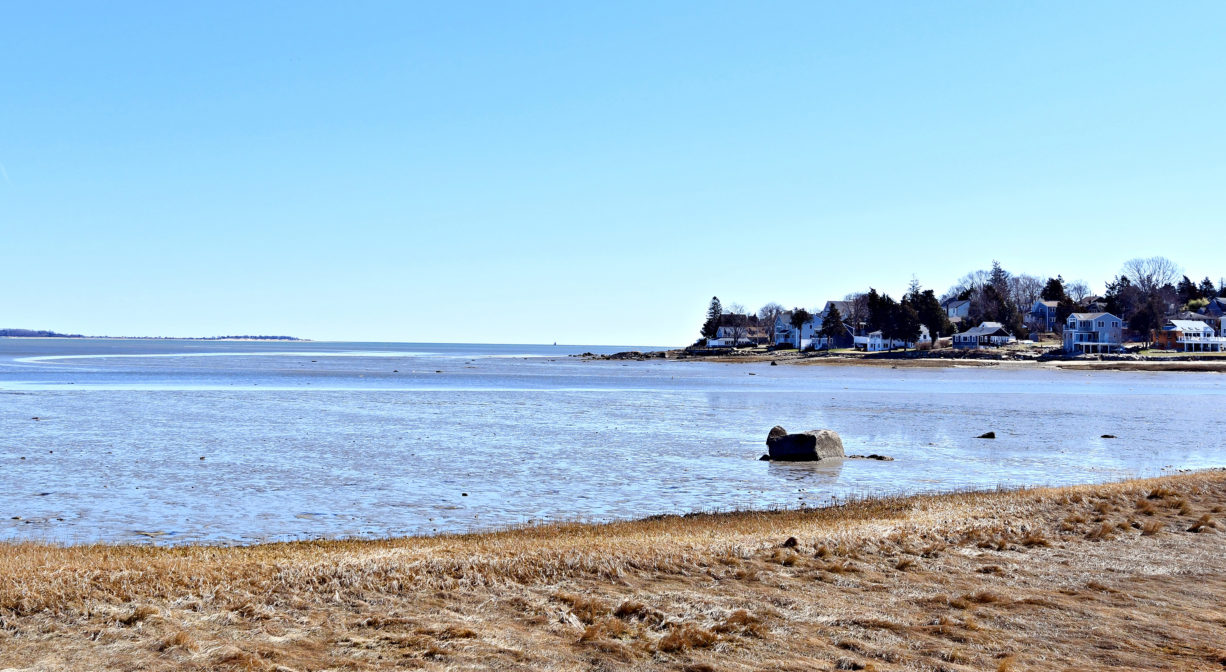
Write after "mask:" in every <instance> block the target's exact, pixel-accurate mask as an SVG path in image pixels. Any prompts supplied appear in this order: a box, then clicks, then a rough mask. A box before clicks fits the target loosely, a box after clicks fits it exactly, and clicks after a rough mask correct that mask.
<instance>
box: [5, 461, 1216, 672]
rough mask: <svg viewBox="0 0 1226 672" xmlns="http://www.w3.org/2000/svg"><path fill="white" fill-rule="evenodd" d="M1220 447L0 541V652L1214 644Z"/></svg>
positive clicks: (932, 664)
mask: <svg viewBox="0 0 1226 672" xmlns="http://www.w3.org/2000/svg"><path fill="white" fill-rule="evenodd" d="M1222 519H1226V471H1220V470H1218V471H1205V472H1197V473H1191V474H1180V475H1172V476H1163V477H1158V478H1151V479H1142V480H1130V481H1123V482H1117V483H1110V484H1103V485H1082V486H1069V487H1060V488H1036V489H1030V490H1014V491H1002V492H964V493H951V494H940V495H915V496H909V497H883V498H878V499H866V500H862V501H854V502H848V503H844V504H840V505H837V506H832V507H826V508H819V509H801V510H783V511H745V512H734V513H711V514H691V515H688V516H675V515H668V516H656V517H652V518H647V519H644V520H639V521H632V522H618V523H606V524H582V523H557V524H546V525H541V526H535V527H527V528H519V529H512V530H507V531H501V532H489V533H481V534H467V535H445V536H439V537H417V538H404V539H389V540H381V541H379V540H376V541H306V542H291V543H277V544H266V545H257V546H242V547H216V546H170V547H153V546H136V545H117V546H108V545H99V546H68V547H61V546H51V545H43V544H37V543H3V544H0V570H2V571H0V660H3V661H4V662H5V665H6V666H10V667H16V668H18V669H21V668H35V669H40V670H43V669H46V670H69V669H82V668H87V667H106V668H126V669H138V668H139V669H257V670H275V669H283V670H284V669H318V668H321V667H327V668H337V667H344V668H347V669H359V670H383V669H404V668H405V667H413V668H422V669H454V668H467V669H513V670H528V669H546V670H568V669H579V668H584V669H589V668H593V667H597V668H605V669H643V670H647V669H652V670H654V669H661V670H681V669H690V670H732V669H759V668H764V667H765V668H772V669H796V670H799V669H865V670H867V669H877V670H893V669H914V668H916V667H922V668H926V669H939V668H943V669H950V670H971V669H975V670H978V669H1005V670H1014V671H1018V670H1046V669H1051V663H1052V661H1053V660H1059V661H1061V665H1062V666H1066V667H1069V666H1071V667H1085V668H1087V669H1101V668H1104V667H1113V668H1116V669H1153V668H1156V667H1167V668H1176V669H1220V666H1221V665H1222V664H1223V663H1226V650H1224V647H1221V646H1220V645H1219V644H1218V642H1220V641H1222V636H1223V634H1224V633H1226V617H1223V616H1222V614H1221V612H1220V604H1221V603H1222V602H1223V601H1224V600H1226V553H1223V550H1224V546H1226V544H1224V543H1223V539H1226V537H1223V536H1222V535H1223V532H1224V531H1226V526H1224V525H1223V523H1222V522H1221V521H1222Z"/></svg>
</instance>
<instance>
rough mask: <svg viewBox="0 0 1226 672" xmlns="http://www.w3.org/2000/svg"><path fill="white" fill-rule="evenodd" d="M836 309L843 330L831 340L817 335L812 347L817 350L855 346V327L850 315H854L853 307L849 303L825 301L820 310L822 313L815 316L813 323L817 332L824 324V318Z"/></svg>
mask: <svg viewBox="0 0 1226 672" xmlns="http://www.w3.org/2000/svg"><path fill="white" fill-rule="evenodd" d="M836 308H837V309H838V311H839V319H841V320H842V321H843V327H844V328H843V329H842V330H840V331H839V333H837V334H835V336H834V337H833V338H831V337H828V336H826V335H825V334H822V333H817V335H816V342H815V343H814V347H817V348H830V349H834V348H850V347H852V346H853V345H854V344H855V335H856V331H855V325H854V324H853V319H852V315H853V314H854V313H855V307H854V306H853V305H852V302H851V301H827V302H826V305H825V306H824V307H823V308H822V312H820V313H818V314H817V317H816V318H815V319H814V322H816V323H817V331H818V332H821V330H822V325H823V324H825V323H826V316H827V315H829V314H830V311H831V310H832V309H836Z"/></svg>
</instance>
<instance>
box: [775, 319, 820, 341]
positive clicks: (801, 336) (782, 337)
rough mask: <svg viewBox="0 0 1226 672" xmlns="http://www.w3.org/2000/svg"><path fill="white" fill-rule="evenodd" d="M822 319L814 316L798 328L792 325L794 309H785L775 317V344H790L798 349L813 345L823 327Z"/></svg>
mask: <svg viewBox="0 0 1226 672" xmlns="http://www.w3.org/2000/svg"><path fill="white" fill-rule="evenodd" d="M820 320H821V318H819V317H816V316H814V318H813V319H811V320H809V321H808V322H805V323H804V324H802V325H801V327H800V329H796V327H793V326H792V311H790V310H788V311H784V312H783V313H782V314H780V315H779V317H777V318H775V338H774V342H775V345H776V346H780V345H790V346H792V347H793V348H796V349H798V350H804V349H806V348H809V347H811V346H813V345H814V343H813V339H814V337H815V336H816V335H817V332H818V331H820V330H821V328H822V325H821V321H820Z"/></svg>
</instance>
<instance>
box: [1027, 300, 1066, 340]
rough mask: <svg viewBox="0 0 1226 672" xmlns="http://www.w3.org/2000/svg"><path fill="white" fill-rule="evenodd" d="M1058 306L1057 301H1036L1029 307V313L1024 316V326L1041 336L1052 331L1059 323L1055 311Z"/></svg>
mask: <svg viewBox="0 0 1226 672" xmlns="http://www.w3.org/2000/svg"><path fill="white" fill-rule="evenodd" d="M1059 306H1060V302H1059V301H1044V300H1043V299H1036V300H1035V302H1034V305H1033V306H1031V307H1030V312H1029V313H1027V314H1026V325H1027V326H1028V327H1030V328H1031V329H1033V330H1035V331H1037V332H1039V333H1042V334H1046V333H1049V332H1051V331H1054V330H1055V328H1056V323H1057V322H1058V321H1059V320H1058V319H1057V317H1056V309H1057V308H1058V307H1059Z"/></svg>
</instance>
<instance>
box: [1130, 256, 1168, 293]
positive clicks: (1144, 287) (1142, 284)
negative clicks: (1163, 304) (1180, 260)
mask: <svg viewBox="0 0 1226 672" xmlns="http://www.w3.org/2000/svg"><path fill="white" fill-rule="evenodd" d="M1121 272H1122V274H1123V275H1124V277H1126V278H1128V280H1129V281H1131V282H1132V285H1133V287H1136V288H1137V289H1139V290H1141V293H1142V294H1143V295H1145V296H1146V297H1150V296H1153V295H1154V292H1156V291H1158V290H1159V289H1161V288H1162V287H1165V286H1166V285H1173V284H1175V281H1176V280H1178V279H1179V278H1180V276H1182V275H1183V269H1181V268H1180V267H1179V265H1178V264H1176V263H1175V262H1173V261H1171V260H1170V259H1167V258H1166V257H1149V258H1146V259H1141V258H1137V259H1129V260H1128V261H1126V262H1124V268H1123V270H1122V271H1121Z"/></svg>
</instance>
